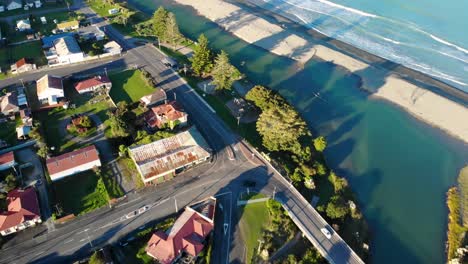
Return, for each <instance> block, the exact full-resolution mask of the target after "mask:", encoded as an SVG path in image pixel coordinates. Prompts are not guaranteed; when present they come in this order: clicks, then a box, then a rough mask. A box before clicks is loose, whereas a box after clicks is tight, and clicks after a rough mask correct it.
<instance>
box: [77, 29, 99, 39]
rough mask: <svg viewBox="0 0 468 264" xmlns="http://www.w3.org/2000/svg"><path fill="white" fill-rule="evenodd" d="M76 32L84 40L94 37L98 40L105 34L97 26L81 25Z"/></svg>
mask: <svg viewBox="0 0 468 264" xmlns="http://www.w3.org/2000/svg"><path fill="white" fill-rule="evenodd" d="M77 34H78V35H80V38H83V39H84V40H91V39H95V40H98V41H99V40H103V39H104V37H105V36H106V34H105V33H104V32H103V31H102V30H101V29H99V27H97V26H88V27H81V28H79V29H78V31H77Z"/></svg>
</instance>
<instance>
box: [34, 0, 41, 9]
mask: <svg viewBox="0 0 468 264" xmlns="http://www.w3.org/2000/svg"><path fill="white" fill-rule="evenodd" d="M34 6H35V7H36V8H40V7H41V6H42V3H41V1H34Z"/></svg>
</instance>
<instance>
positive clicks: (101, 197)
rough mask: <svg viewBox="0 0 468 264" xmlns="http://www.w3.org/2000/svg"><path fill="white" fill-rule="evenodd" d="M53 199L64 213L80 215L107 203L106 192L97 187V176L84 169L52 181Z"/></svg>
mask: <svg viewBox="0 0 468 264" xmlns="http://www.w3.org/2000/svg"><path fill="white" fill-rule="evenodd" d="M53 188H54V190H55V201H56V203H58V204H59V205H60V207H61V208H62V209H63V212H64V215H67V214H75V215H81V214H85V213H87V212H90V211H92V210H95V209H97V208H99V207H102V206H105V205H107V204H108V199H107V194H106V193H105V191H104V192H103V191H102V190H100V188H99V184H98V177H97V176H96V174H95V173H94V172H93V171H85V172H82V173H79V174H76V175H73V176H69V177H66V178H63V179H61V180H58V181H56V182H54V183H53Z"/></svg>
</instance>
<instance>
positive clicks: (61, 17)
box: [31, 11, 74, 36]
mask: <svg viewBox="0 0 468 264" xmlns="http://www.w3.org/2000/svg"><path fill="white" fill-rule="evenodd" d="M41 16H42V15H41ZM41 16H35V17H34V20H33V21H31V27H32V28H33V29H34V31H36V32H38V33H40V34H41V35H44V36H47V35H50V34H52V30H53V29H55V28H57V25H56V24H55V23H54V19H57V22H58V23H61V22H66V21H70V20H73V19H74V18H73V16H72V14H71V13H69V12H68V11H60V12H54V13H49V14H45V15H43V16H44V17H45V18H46V20H47V23H46V24H42V22H41V20H40V17H41Z"/></svg>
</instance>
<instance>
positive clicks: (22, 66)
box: [10, 58, 37, 74]
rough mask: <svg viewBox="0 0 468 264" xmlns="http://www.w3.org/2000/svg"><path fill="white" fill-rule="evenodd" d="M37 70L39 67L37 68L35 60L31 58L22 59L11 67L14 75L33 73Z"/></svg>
mask: <svg viewBox="0 0 468 264" xmlns="http://www.w3.org/2000/svg"><path fill="white" fill-rule="evenodd" d="M36 68H37V67H36V64H34V60H33V59H29V58H22V59H20V60H19V61H17V62H15V63H14V64H12V65H11V67H10V69H11V73H12V74H18V73H23V72H27V71H32V70H35V69H36Z"/></svg>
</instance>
